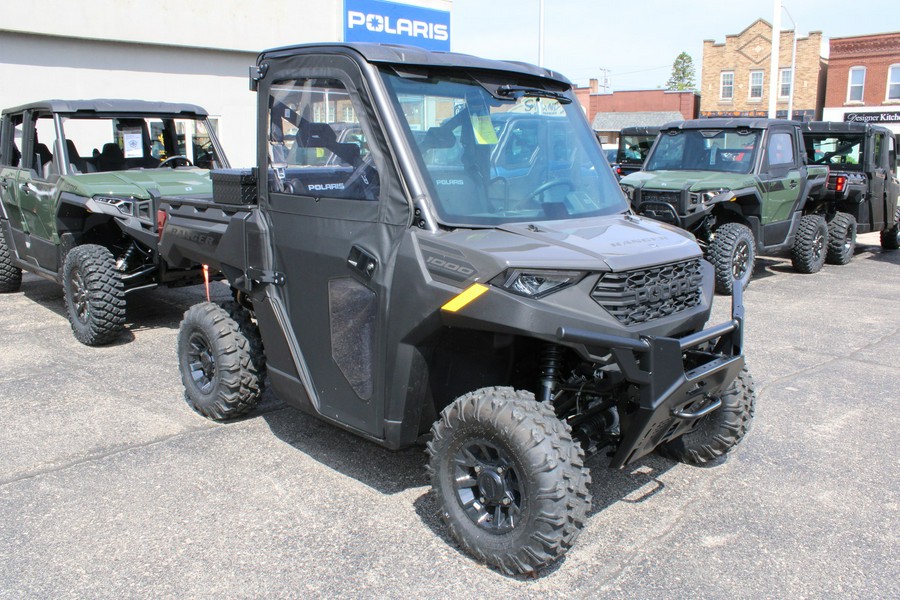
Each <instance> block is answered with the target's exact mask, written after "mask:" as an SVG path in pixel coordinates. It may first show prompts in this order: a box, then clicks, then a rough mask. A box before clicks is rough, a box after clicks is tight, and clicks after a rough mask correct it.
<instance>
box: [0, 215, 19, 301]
mask: <svg viewBox="0 0 900 600" xmlns="http://www.w3.org/2000/svg"><path fill="white" fill-rule="evenodd" d="M21 287H22V269H20V268H19V267H17V266H15V265H14V264H13V262H12V252H10V250H9V244H7V243H6V234H4V233H3V229H2V227H0V293H2V294H8V293H10V292H18V291H19V288H21Z"/></svg>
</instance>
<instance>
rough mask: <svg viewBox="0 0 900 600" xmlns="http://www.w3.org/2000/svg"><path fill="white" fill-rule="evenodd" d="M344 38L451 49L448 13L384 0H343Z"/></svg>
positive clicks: (429, 48)
mask: <svg viewBox="0 0 900 600" xmlns="http://www.w3.org/2000/svg"><path fill="white" fill-rule="evenodd" d="M344 41H345V42H378V43H382V44H409V45H411V46H418V47H420V48H425V49H427V50H443V51H449V50H450V13H449V12H447V11H443V10H435V9H432V8H423V7H421V6H410V5H408V4H401V3H398V2H385V1H383V0H344Z"/></svg>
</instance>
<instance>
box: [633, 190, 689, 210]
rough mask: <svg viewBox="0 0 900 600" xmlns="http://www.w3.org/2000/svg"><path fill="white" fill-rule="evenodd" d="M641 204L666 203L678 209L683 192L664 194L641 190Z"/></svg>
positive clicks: (657, 191)
mask: <svg viewBox="0 0 900 600" xmlns="http://www.w3.org/2000/svg"><path fill="white" fill-rule="evenodd" d="M640 196H641V202H665V203H666V204H671V205H672V206H674V207H675V208H676V209H678V206H679V202H678V201H679V199H680V198H681V192H663V191H659V190H641V191H640Z"/></svg>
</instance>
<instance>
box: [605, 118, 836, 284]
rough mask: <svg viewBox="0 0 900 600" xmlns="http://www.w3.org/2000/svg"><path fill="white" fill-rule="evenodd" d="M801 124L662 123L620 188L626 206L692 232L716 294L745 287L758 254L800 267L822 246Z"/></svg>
mask: <svg viewBox="0 0 900 600" xmlns="http://www.w3.org/2000/svg"><path fill="white" fill-rule="evenodd" d="M800 128H801V124H800V123H798V122H794V121H785V120H774V119H773V120H768V119H749V118H746V119H699V120H694V121H678V122H673V123H669V124H667V125H665V126H664V127H663V128H662V130H661V132H660V135H659V138H658V139H657V141H656V144H655V145H654V146H653V149H652V150H651V152H650V155H649V156H648V157H647V160H646V162H645V164H644V168H643V170H642V171H639V172H637V173H633V174H631V175H629V176H627V177H624V178H622V180H621V182H620V185H621V186H622V190H623V191H624V192H625V194H626V195H627V196H628V198H629V199H630V201H631V204H632V206H633V207H634V209H635V211H637V212H638V213H639V214H641V215H645V216H648V217H651V218H654V219H658V220H660V221H664V222H666V223H671V224H673V225H678V226H679V227H682V228H684V229H687V230H688V231H690V232H691V233H693V234H694V235H695V236H696V238H697V240H698V242H700V244H701V245H702V246H703V247H704V249H705V251H706V257H707V259H708V260H709V261H710V262H711V263H712V264H713V266H714V267H715V273H716V291H717V292H719V293H722V294H730V293H732V290H733V288H734V286H735V283H737V284H739V285H740V286H741V287H744V288H745V287H746V286H747V284H748V283H749V281H750V277H751V276H752V274H753V265H754V262H755V258H756V255H757V254H763V253H775V252H779V251H784V250H790V253H791V263H792V264H793V266H794V268H795V269H796V270H797V271H799V272H801V273H815V272H817V271H819V270H820V269H821V268H822V265H823V264H824V263H825V259H826V254H827V251H828V219H829V218H830V217H831V216H833V214H834V213H833V209H832V208H831V205H830V203H829V202H828V200H827V198H826V196H825V190H826V184H827V182H828V167H826V166H820V165H811V164H808V162H807V157H806V150H805V146H804V140H803V134H802V132H801V129H800Z"/></svg>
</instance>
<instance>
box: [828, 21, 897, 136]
mask: <svg viewBox="0 0 900 600" xmlns="http://www.w3.org/2000/svg"><path fill="white" fill-rule="evenodd" d="M823 113H824V118H825V120H828V121H865V122H869V123H878V124H880V125H886V126H887V127H889V128H890V129H892V130H893V131H894V132H895V133H900V32H893V33H879V34H874V35H860V36H855V37H843V38H832V39H831V40H830V57H829V65H828V85H827V86H826V91H825V109H824V111H823Z"/></svg>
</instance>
